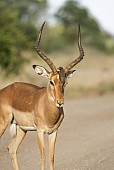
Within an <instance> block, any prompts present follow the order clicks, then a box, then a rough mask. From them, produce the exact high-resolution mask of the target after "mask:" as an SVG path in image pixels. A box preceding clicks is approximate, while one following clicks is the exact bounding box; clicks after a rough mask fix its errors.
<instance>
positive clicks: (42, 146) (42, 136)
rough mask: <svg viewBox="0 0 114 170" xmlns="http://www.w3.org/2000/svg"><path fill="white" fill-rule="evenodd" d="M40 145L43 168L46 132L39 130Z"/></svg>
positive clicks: (42, 166) (42, 168)
mask: <svg viewBox="0 0 114 170" xmlns="http://www.w3.org/2000/svg"><path fill="white" fill-rule="evenodd" d="M38 145H39V149H40V156H41V170H44V167H45V145H44V132H43V131H39V130H38Z"/></svg>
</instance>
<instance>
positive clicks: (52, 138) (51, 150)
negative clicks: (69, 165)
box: [48, 131, 57, 170]
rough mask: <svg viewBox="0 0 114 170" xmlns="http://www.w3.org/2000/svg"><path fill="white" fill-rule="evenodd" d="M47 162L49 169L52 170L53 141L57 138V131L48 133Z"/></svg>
mask: <svg viewBox="0 0 114 170" xmlns="http://www.w3.org/2000/svg"><path fill="white" fill-rule="evenodd" d="M48 138H49V163H50V170H54V152H55V143H56V138H57V131H55V132H54V133H52V134H50V135H49V137H48Z"/></svg>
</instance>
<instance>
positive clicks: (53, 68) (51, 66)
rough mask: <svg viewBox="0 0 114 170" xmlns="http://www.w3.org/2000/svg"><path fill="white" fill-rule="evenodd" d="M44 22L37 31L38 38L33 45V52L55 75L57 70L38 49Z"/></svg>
mask: <svg viewBox="0 0 114 170" xmlns="http://www.w3.org/2000/svg"><path fill="white" fill-rule="evenodd" d="M45 23H46V22H44V23H43V24H42V26H41V28H40V31H39V34H38V38H37V41H36V43H35V46H34V48H35V50H36V52H37V54H38V55H39V56H40V57H41V58H42V59H43V60H44V61H45V62H46V63H47V64H48V65H49V67H50V68H51V70H52V71H53V72H54V73H56V72H57V69H56V67H55V65H54V64H53V62H52V61H51V60H50V59H49V58H48V57H47V56H46V55H45V54H44V53H43V52H42V51H41V50H40V48H39V44H40V40H41V36H42V31H43V28H44V25H45Z"/></svg>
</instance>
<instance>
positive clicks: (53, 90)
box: [33, 22, 84, 107]
mask: <svg viewBox="0 0 114 170" xmlns="http://www.w3.org/2000/svg"><path fill="white" fill-rule="evenodd" d="M44 24H45V22H44V23H43V25H42V27H41V29H40V32H39V35H38V39H37V41H36V43H35V50H36V52H37V54H38V55H39V56H40V57H41V58H42V59H43V60H44V61H45V62H46V63H47V64H48V65H49V67H50V68H51V72H49V71H48V70H47V69H45V68H44V67H42V66H39V65H33V68H34V69H35V71H36V73H37V74H38V75H41V76H44V77H46V78H48V79H49V83H48V88H49V92H50V98H51V99H52V100H53V101H54V102H55V104H56V106H57V107H62V106H63V104H64V88H65V86H66V85H67V84H68V83H67V79H68V78H69V77H71V76H72V75H73V73H74V71H75V70H71V69H72V68H73V67H74V66H75V65H76V64H78V63H79V62H80V61H81V60H82V59H83V56H84V51H83V48H82V45H81V33H80V26H79V28H78V48H79V52H80V55H79V57H78V58H76V59H75V60H73V61H72V62H71V63H70V64H69V65H68V66H67V67H65V68H63V67H59V68H56V67H55V65H54V64H53V62H52V61H51V60H50V59H49V58H48V57H47V56H46V55H45V54H44V53H43V52H42V51H41V50H40V48H39V44H40V40H41V35H42V30H43V27H44Z"/></svg>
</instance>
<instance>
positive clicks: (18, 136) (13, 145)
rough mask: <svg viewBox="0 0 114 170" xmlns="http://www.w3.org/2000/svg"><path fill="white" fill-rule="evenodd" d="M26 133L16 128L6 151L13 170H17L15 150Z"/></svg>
mask: <svg viewBox="0 0 114 170" xmlns="http://www.w3.org/2000/svg"><path fill="white" fill-rule="evenodd" d="M25 135H26V132H25V131H23V130H22V129H21V128H20V127H18V126H17V134H16V136H15V137H14V138H13V139H12V141H11V143H10V144H9V146H8V151H9V154H10V157H11V160H12V164H13V168H14V170H19V168H18V163H17V155H16V153H17V149H18V147H19V145H20V144H21V142H22V140H23V139H24V137H25Z"/></svg>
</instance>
